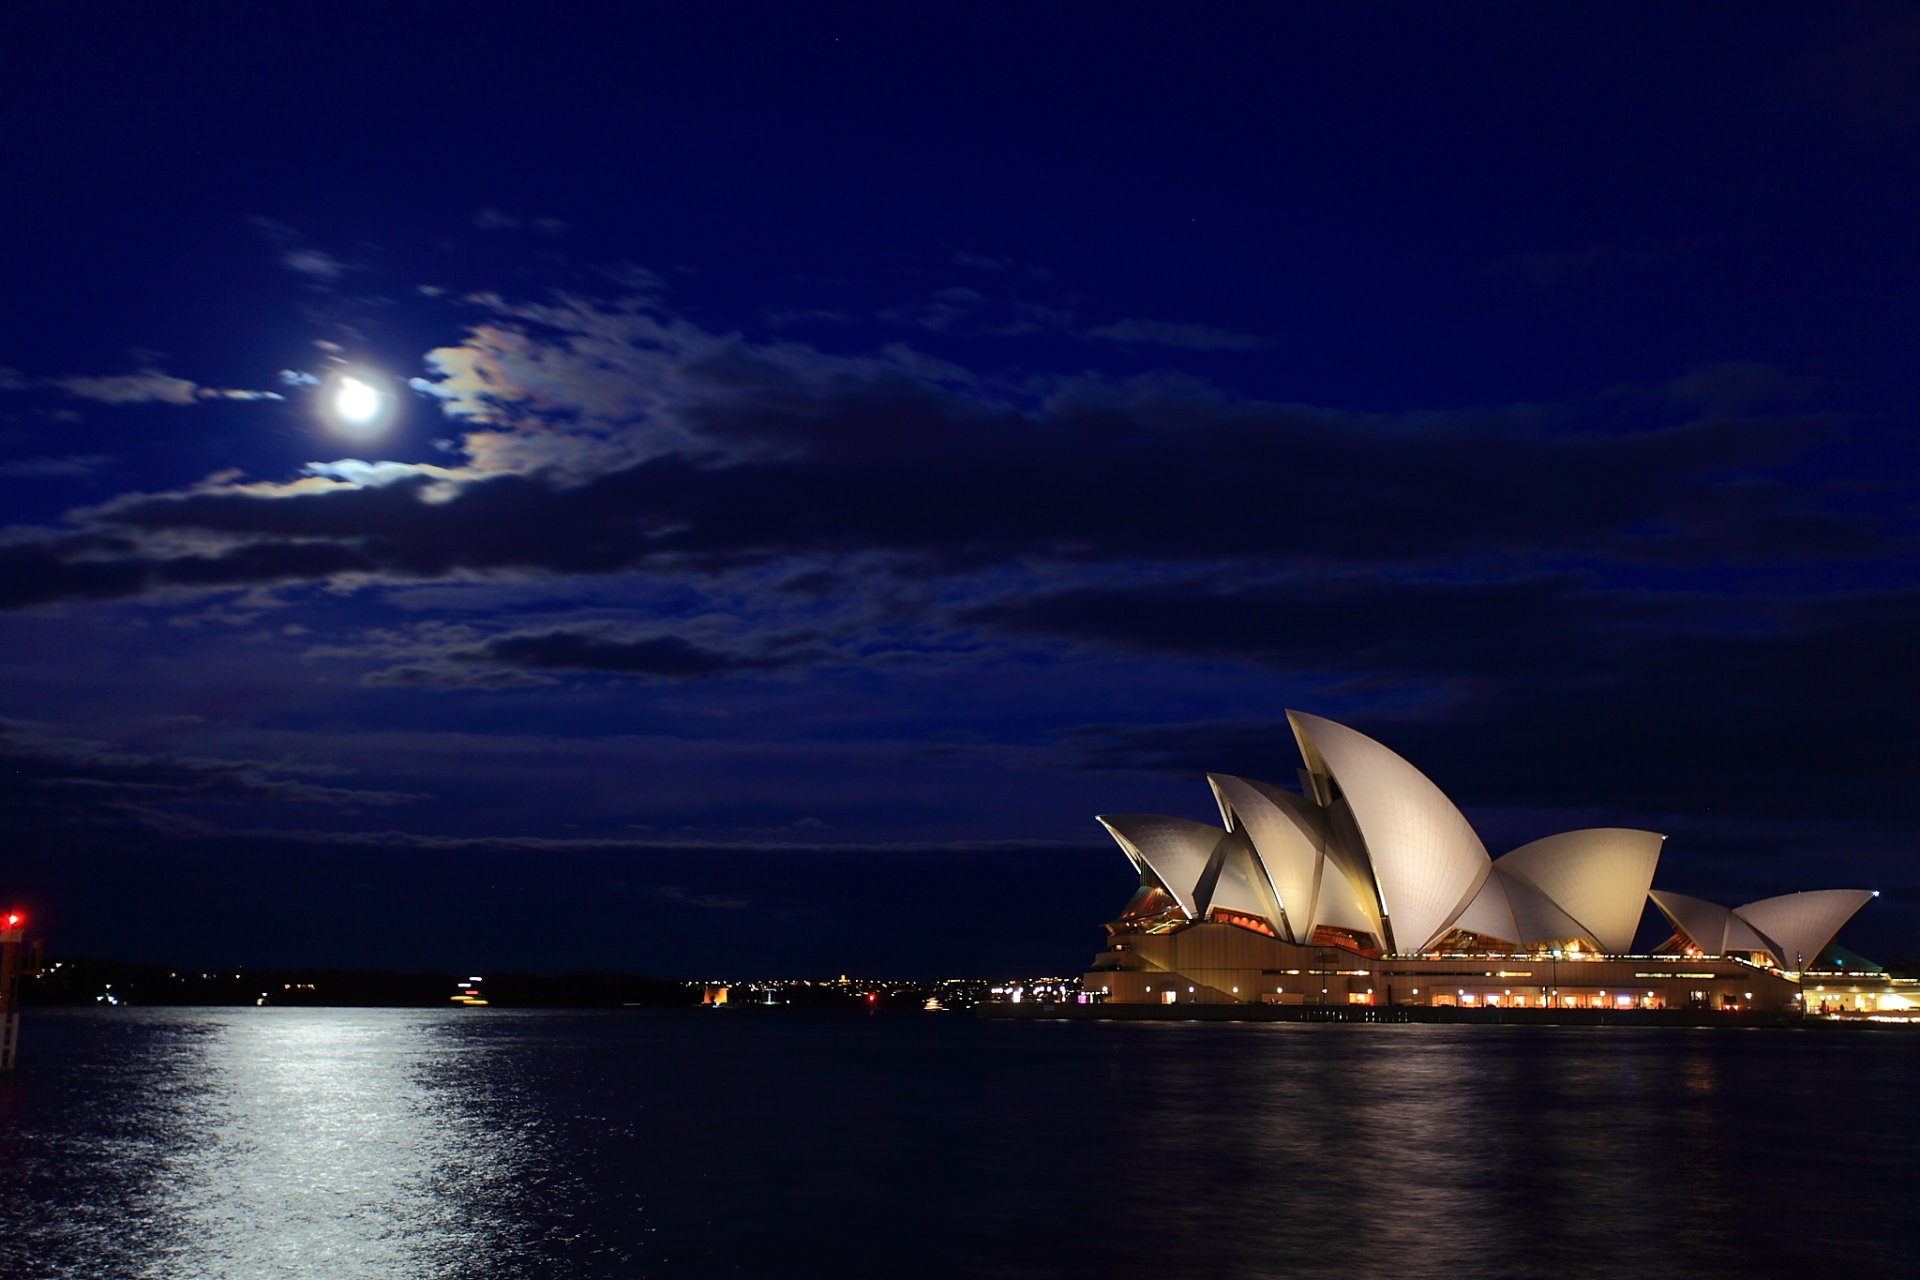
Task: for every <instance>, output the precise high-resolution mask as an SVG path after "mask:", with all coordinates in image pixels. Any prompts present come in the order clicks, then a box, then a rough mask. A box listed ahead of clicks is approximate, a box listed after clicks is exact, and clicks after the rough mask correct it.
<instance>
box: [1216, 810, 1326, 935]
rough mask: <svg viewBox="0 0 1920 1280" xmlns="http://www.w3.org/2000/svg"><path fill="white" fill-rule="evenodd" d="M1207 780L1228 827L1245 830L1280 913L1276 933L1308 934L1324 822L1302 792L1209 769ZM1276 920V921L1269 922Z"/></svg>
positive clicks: (1316, 894) (1320, 864) (1310, 932)
mask: <svg viewBox="0 0 1920 1280" xmlns="http://www.w3.org/2000/svg"><path fill="white" fill-rule="evenodd" d="M1207 783H1208V785H1209V786H1211V787H1212V788H1213V795H1214V799H1215V800H1216V801H1217V802H1218V803H1219V805H1220V816H1221V818H1222V819H1224V820H1225V821H1226V823H1227V825H1228V826H1230V827H1233V828H1235V829H1236V830H1240V831H1244V832H1246V835H1247V838H1248V839H1249V840H1250V841H1252V844H1253V848H1254V850H1255V851H1256V852H1257V855H1258V858H1259V861H1260V863H1261V865H1262V866H1263V867H1264V868H1265V871H1266V875H1267V877H1268V879H1269V882H1270V883H1271V885H1272V889H1273V892H1274V893H1275V895H1276V896H1277V897H1278V898H1279V905H1280V907H1281V909H1282V910H1284V911H1285V913H1286V923H1287V925H1288V927H1289V929H1288V931H1283V932H1281V936H1282V937H1290V940H1291V941H1294V942H1305V941H1307V940H1308V939H1309V938H1311V937H1312V936H1313V926H1314V924H1315V920H1314V902H1315V899H1316V898H1318V897H1319V894H1320V878H1321V871H1322V867H1323V866H1324V865H1325V859H1324V858H1323V857H1322V854H1323V853H1324V851H1325V849H1326V847H1327V838H1326V827H1325V822H1324V820H1322V819H1321V818H1320V816H1319V813H1318V811H1317V810H1315V809H1314V808H1313V806H1311V805H1310V804H1309V803H1308V802H1307V801H1306V799H1305V798H1304V797H1301V796H1297V795H1294V794H1292V793H1290V792H1286V791H1282V790H1280V788H1278V787H1273V786H1269V785H1267V784H1266V783H1264V782H1250V781H1248V780H1247V779H1245V778H1235V777H1232V776H1230V775H1228V774H1223V773H1210V774H1208V775H1207ZM1275 923H1276V925H1277V924H1278V921H1276V922H1275Z"/></svg>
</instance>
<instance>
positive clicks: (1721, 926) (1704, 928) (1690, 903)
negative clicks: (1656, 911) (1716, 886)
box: [1647, 889, 1733, 956]
mask: <svg viewBox="0 0 1920 1280" xmlns="http://www.w3.org/2000/svg"><path fill="white" fill-rule="evenodd" d="M1647 896H1648V897H1649V898H1652V899H1653V905H1654V906H1656V907H1658V908H1660V914H1661V915H1663V916H1665V917H1666V918H1667V921H1668V923H1669V924H1671V925H1673V927H1674V928H1675V929H1676V930H1677V931H1678V932H1679V933H1681V934H1682V935H1683V936H1685V937H1686V939H1687V941H1689V942H1691V943H1693V945H1694V946H1696V947H1698V948H1700V951H1701V952H1702V954H1705V955H1710V956H1718V955H1725V954H1726V951H1727V926H1728V925H1729V924H1730V923H1732V921H1733V912H1731V911H1729V910H1727V909H1726V908H1725V907H1723V906H1720V905H1718V904H1717V903H1712V902H1708V901H1706V900H1705V899H1702V898H1689V897H1688V896H1687V895H1686V894H1684V893H1668V892H1667V891H1666V890H1664V889H1655V890H1653V891H1652V892H1651V893H1649V894H1648V895H1647Z"/></svg>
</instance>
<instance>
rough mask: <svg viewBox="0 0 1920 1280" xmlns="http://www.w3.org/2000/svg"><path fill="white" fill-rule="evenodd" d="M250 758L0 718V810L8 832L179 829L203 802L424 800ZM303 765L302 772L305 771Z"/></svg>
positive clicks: (193, 826) (195, 823)
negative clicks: (184, 752) (93, 736)
mask: <svg viewBox="0 0 1920 1280" xmlns="http://www.w3.org/2000/svg"><path fill="white" fill-rule="evenodd" d="M299 772H300V771H298V770H295V769H290V768H288V767H286V766H274V765H269V764H266V763H263V762H258V761H246V760H221V759H209V758H206V757H196V756H180V755H168V754H161V753H150V752H136V751H128V750H124V749H120V748H116V747H113V746H110V745H108V744H105V743H100V742H92V741H84V740H77V739H70V738H60V737H54V736H51V735H48V734H47V733H45V732H44V731H43V730H42V729H41V728H40V727H39V726H37V725H33V724H29V723H25V722H22V721H18V720H7V719H0V815H4V818H5V821H6V825H7V828H8V830H10V831H13V832H15V833H17V834H26V833H34V834H36V835H37V834H40V833H45V832H52V831H67V832H71V831H101V832H118V833H121V834H126V835H150V834H156V833H162V834H167V833H170V834H179V833H182V832H186V831H191V830H198V829H201V827H202V824H201V823H200V821H199V819H197V818H195V817H192V816H190V815H193V814H197V813H201V812H203V811H204V806H206V805H208V804H215V805H225V806H233V805H240V804H247V803H254V802H261V803H271V804H276V805H278V804H286V803H298V804H307V805H320V806H324V807H327V808H333V809H341V808H358V807H362V806H391V805H399V804H404V803H408V802H411V801H415V800H421V799H424V798H425V797H423V796H420V795H415V794H410V793H405V792H398V791H378V790H359V789H355V788H349V787H338V786H332V785H328V784H324V783H317V782H313V781H310V780H308V779H305V778H301V777H299V776H297V774H298V773H299ZM308 772H312V771H311V770H309V771H308Z"/></svg>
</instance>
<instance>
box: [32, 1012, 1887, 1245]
mask: <svg viewBox="0 0 1920 1280" xmlns="http://www.w3.org/2000/svg"><path fill="white" fill-rule="evenodd" d="M1916 1066H1920V1036H1916V1035H1913V1034H1910V1033H1906V1032H1904V1031H1901V1030H1899V1029H1886V1030H1879V1029H1868V1030H1859V1031H1853V1032H1820V1031H1807V1030H1745V1031H1728V1030H1698V1029H1678V1028H1623V1027H1450V1026H1430V1025H1412V1026H1341V1025H1332V1026H1329V1025H1302V1024H1265V1025H1250V1024H1227V1025H1220V1024H1194V1023H1184V1024H1182V1023H1172V1024H1153V1023H1140V1024H1088V1023H1075V1024H1068V1023H1049V1022H988V1021H982V1020H978V1019H975V1018H972V1017H969V1016H966V1015H964V1014H905V1013H902V1014H891V1015H880V1016H871V1017H869V1016H862V1015H858V1014H839V1013H799V1012H777V1011H754V1010H729V1011H725V1012H715V1011H688V1012H665V1011H610V1012H589V1013H577V1012H544V1011H541V1012H513V1011H502V1010H467V1009H461V1010H357V1009H355V1010H345V1009H342V1010H293V1009H134V1008H121V1009H84V1010H82V1009H75V1010H65V1009H35V1010H29V1011H28V1013H27V1017H26V1024H25V1027H24V1032H23V1047H22V1053H21V1061H20V1069H19V1071H18V1073H17V1074H16V1075H15V1076H14V1077H13V1078H11V1079H8V1080H4V1081H0V1249H3V1250H4V1252H3V1253H0V1275H4V1276H6V1277H8V1278H9V1280H12V1278H14V1277H19V1278H21V1280H25V1278H26V1277H86V1278H87V1280H96V1278H99V1277H116V1278H117V1277H126V1278H128V1280H135V1278H140V1280H144V1278H147V1277H152V1278H154V1280H160V1278H162V1277H164V1278H166V1280H187V1278H191V1277H222V1278H228V1277H230V1278H233V1280H241V1278H243V1277H244V1278H246V1280H278V1278H283V1277H285V1278H292V1277H301V1278H307V1277H311V1278H313V1280H320V1278H322V1277H326V1278H329V1280H333V1278H348V1277H367V1278H369V1280H372V1278H375V1277H378V1278H379V1280H411V1278H420V1280H425V1278H428V1277H433V1278H439V1277H475V1278H478V1277H488V1278H489V1280H494V1278H498V1280H513V1278H515V1277H555V1278H558V1277H568V1278H570V1280H600V1278H602V1277H608V1278H611V1277H632V1276H655V1275H659V1276H676V1275H680V1276H709V1275H714V1276H718V1275H741V1276H812V1275H849V1276H885V1277H891V1276H901V1277H940V1276H983V1277H984V1276H996V1277H1053V1276H1061V1277H1066V1276H1073V1277H1079V1276H1086V1277H1134V1276H1141V1277H1144V1276H1159V1277H1165V1276H1210V1277H1268V1276H1271V1277H1316V1276H1328V1277H1333V1276H1339V1277H1376V1276H1377V1277H1400V1276H1407V1277H1414V1276H1493V1277H1505V1276H1514V1277H1523V1276H1541V1277H1548V1276H1551V1277H1569V1276H1582V1277H1613V1276H1619V1277H1627V1276H1633V1277H1642V1276H1653V1275H1685V1276H1688V1277H1690V1280H1700V1278H1701V1277H1718V1276H1727V1277H1732V1276H1752V1275H1786V1274H1809V1273H1814V1274H1818V1273H1820V1272H1823V1271H1844V1273H1845V1274H1848V1275H1849V1276H1862V1277H1878V1276H1888V1277H1892V1276H1911V1275H1912V1274H1913V1271H1912V1266H1913V1258H1914V1256H1915V1253H1914V1242H1913V1236H1912V1231H1913V1218H1912V1206H1913V1203H1914V1197H1913V1193H1914V1190H1915V1188H1916V1186H1920V1177H1917V1175H1920V1156H1916V1150H1915V1139H1914V1135H1915V1134H1916V1133H1920V1089H1916V1087H1915V1086H1916V1083H1920V1074H1917V1073H1916Z"/></svg>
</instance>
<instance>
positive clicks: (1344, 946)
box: [1082, 711, 1873, 1010]
mask: <svg viewBox="0 0 1920 1280" xmlns="http://www.w3.org/2000/svg"><path fill="white" fill-rule="evenodd" d="M1287 718H1288V720H1289V721H1290V722H1291V723H1292V725H1293V732H1294V737H1295V739H1296V741H1297V742H1298V743H1299V747H1300V756H1301V759H1302V760H1303V761H1304V762H1305V767H1304V768H1302V769H1301V770H1300V771H1299V777H1300V790H1298V791H1293V790H1289V789H1286V788H1282V787H1278V786H1273V785H1271V784H1269V783H1265V782H1255V781H1252V780H1250V779H1247V778H1235V777H1229V776H1226V775H1223V774H1210V775H1208V778H1207V781H1208V783H1209V784H1210V785H1211V786H1212V788H1213V795H1214V799H1215V800H1216V801H1217V802H1218V803H1219V807H1220V825H1218V826H1214V825H1212V824H1210V823H1204V822H1190V821H1187V820H1185V819H1181V818H1163V817H1153V816H1149V815H1142V814H1125V815H1111V816H1103V817H1102V818H1100V822H1101V824H1102V825H1103V826H1105V827H1106V829H1107V830H1108V831H1109V832H1110V833H1111V834H1112V835H1113V838H1114V840H1115V841H1116V842H1118V843H1119V845H1120V848H1121V849H1122V850H1123V851H1124V852H1125V853H1126V855H1127V858H1128V859H1129V860H1130V861H1131V862H1132V863H1133V866H1134V868H1135V870H1137V871H1138V872H1139V875H1140V887H1139V889H1138V890H1137V891H1136V892H1135V893H1134V895H1133V898H1132V899H1131V900H1130V901H1129V902H1128V903H1127V905H1126V907H1125V909H1124V910H1122V911H1121V913H1120V916H1119V918H1118V919H1116V920H1114V921H1113V922H1112V923H1110V924H1109V925H1107V949H1106V950H1105V951H1103V952H1102V953H1101V954H1100V955H1099V956H1097V957H1096V958H1095V960H1094V963H1093V967H1092V969H1091V971H1090V972H1088V973H1087V974H1086V975H1085V977H1084V978H1083V979H1082V990H1083V991H1084V992H1085V993H1086V998H1089V999H1092V1000H1095V1001H1101V1002H1107V1003H1126V1004H1175V1003H1182V1002H1200V1003H1234V1002H1240V1003H1265V1004H1335V1005H1460V1006H1471V1007H1483V1008H1484V1007H1512V1008H1576V1009H1591V1008H1603V1009H1618V1008H1674V1007H1694V1008H1699V1007H1709V1008H1714V1009H1771V1010H1788V1009H1793V1008H1798V1007H1802V1006H1801V990H1800V986H1801V984H1800V982H1799V980H1798V979H1799V975H1800V973H1801V972H1802V971H1804V970H1808V969H1810V968H1811V967H1812V966H1813V965H1814V963H1815V961H1816V958H1817V957H1818V956H1819V955H1820V953H1821V952H1822V951H1823V950H1825V949H1826V947H1827V945H1828V944H1829V943H1830V942H1832V940H1833V938H1834V935H1835V934H1837V933H1838V932H1839V930H1840V926H1841V925H1843V924H1845V923H1846V921H1847V920H1848V918H1850V917H1851V916H1852V915H1853V913H1854V912H1855V911H1857V910H1859V909H1860V907H1861V906H1862V905H1863V904H1864V903H1865V902H1866V901H1867V900H1868V899H1869V898H1871V897H1872V896H1873V895H1872V893H1871V892H1870V891H1868V890H1863V889H1828V890H1821V891H1816V892H1811V893H1792V894H1787V895H1785V896H1783V897H1778V898H1768V899H1766V900H1764V901H1761V902H1751V903H1748V904H1747V905H1745V906H1741V907H1733V908H1727V907H1721V906H1717V905H1715V904H1713V903H1710V902H1704V901H1701V900H1700V899H1697V898H1688V897H1683V896H1681V895H1679V894H1674V893H1665V892H1661V891H1657V890H1653V889H1652V885H1653V876H1654V871H1655V869H1656V867H1657V866H1658V864H1659V861H1660V848H1661V844H1662V842H1663V841H1664V840H1665V837H1664V836H1661V835H1658V834H1655V833H1654V832H1651V831H1634V830H1628V829H1626V828H1621V827H1598V828H1593V829H1589V830H1582V831H1564V832H1561V833H1560V834H1558V835H1551V836H1546V837H1544V838H1543V839H1539V840H1535V841H1533V842H1532V843H1530V844H1524V845H1521V846H1520V847H1519V848H1517V849H1514V850H1511V851H1509V852H1507V853H1504V854H1502V855H1501V856H1499V857H1498V858H1494V857H1490V856H1489V855H1488V853H1487V850H1486V847H1485V846H1484V845H1483V844H1481V842H1480V837H1479V836H1478V835H1476V834H1475V833H1474V830H1473V827H1472V826H1471V825H1469V823H1468V822H1467V820H1466V818H1465V817H1463V816H1462V815H1461V813H1460V811H1459V810H1458V809H1457V808H1455V807H1454V805H1453V802H1452V801H1450V800H1448V799H1447V797H1446V796H1445V795H1444V794H1443V793H1442V792H1441V791H1440V789H1439V788H1438V787H1436V786H1434V784H1433V783H1432V782H1430V781H1428V779H1427V777H1426V775H1424V774H1422V773H1421V772H1420V771H1419V770H1418V769H1416V768H1414V767H1413V766H1412V765H1411V764H1408V763H1407V762H1406V761H1405V760H1403V759H1401V758H1400V757H1399V756H1398V755H1396V754H1394V753H1393V752H1392V751H1390V750H1388V749H1387V748H1386V747H1384V746H1382V745H1380V744H1379V743H1378V742H1375V741H1373V739H1371V738H1368V737H1366V736H1365V735H1364V734H1361V733H1357V732H1355V731H1354V730H1352V729H1349V728H1347V727H1346V726H1345V725H1341V724H1335V723H1334V722H1333V721H1331V720H1324V719H1321V718H1320V717H1318V716H1311V715H1306V714H1303V713H1301V712H1291V711H1290V712H1288V713H1287ZM1649 896H1651V898H1652V900H1653V902H1654V905H1655V906H1657V907H1658V908H1659V909H1660V911H1661V913H1662V914H1663V915H1664V916H1665V917H1666V919H1667V921H1668V922H1669V923H1670V924H1671V925H1672V927H1673V935H1672V937H1670V938H1669V939H1668V940H1667V941H1666V942H1665V943H1663V944H1661V945H1660V946H1659V947H1657V948H1655V949H1654V951H1653V952H1652V953H1651V954H1646V955H1633V954H1631V952H1632V950H1633V940H1634V934H1635V931H1636V930H1637V929H1638V927H1639V924H1640V918H1641V914H1642V912H1643V910H1644V908H1645V905H1646V902H1647V900H1648V898H1649Z"/></svg>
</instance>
